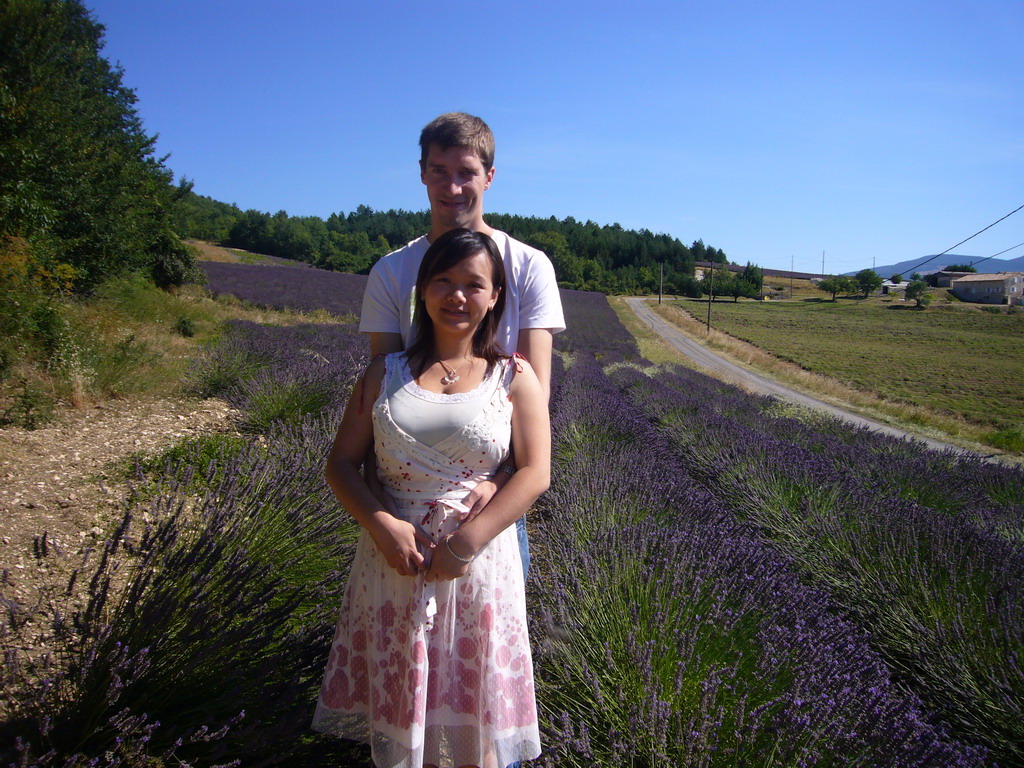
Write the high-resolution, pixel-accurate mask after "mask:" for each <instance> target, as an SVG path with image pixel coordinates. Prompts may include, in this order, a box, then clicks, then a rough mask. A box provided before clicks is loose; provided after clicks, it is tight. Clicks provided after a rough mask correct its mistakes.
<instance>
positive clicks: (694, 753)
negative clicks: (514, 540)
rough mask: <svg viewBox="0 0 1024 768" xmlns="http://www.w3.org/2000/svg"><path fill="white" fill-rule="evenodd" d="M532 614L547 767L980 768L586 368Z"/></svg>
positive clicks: (560, 464)
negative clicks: (872, 767)
mask: <svg viewBox="0 0 1024 768" xmlns="http://www.w3.org/2000/svg"><path fill="white" fill-rule="evenodd" d="M556 391H557V392H558V395H557V402H556V406H555V414H556V415H555V419H554V431H555V435H556V456H557V459H556V462H555V482H554V483H553V485H552V490H551V491H549V492H548V494H546V495H545V497H544V499H543V506H542V509H541V510H540V511H541V512H542V516H541V523H540V526H541V532H542V534H543V535H542V536H540V537H535V538H534V540H535V541H537V540H539V541H540V542H542V543H543V546H542V548H541V547H538V549H539V551H538V553H537V559H536V562H537V567H538V571H540V572H541V574H540V577H539V578H538V579H537V580H535V581H533V584H535V585H536V584H543V589H541V590H531V599H532V600H533V601H535V603H536V607H535V609H534V614H535V615H537V614H538V613H539V615H540V618H539V619H536V620H535V624H536V625H538V626H537V632H536V634H535V645H536V646H537V648H538V652H537V659H538V664H539V666H540V672H539V674H538V676H539V679H540V680H541V683H542V688H541V706H542V709H543V711H544V713H545V722H544V725H545V730H546V732H547V734H548V735H549V739H548V743H549V745H550V746H551V747H552V748H551V749H549V751H548V752H547V753H546V754H545V756H544V758H543V762H542V764H545V765H560V766H561V765H595V764H599V765H637V766H641V765H643V766H647V765H652V766H653V765H723V766H726V765H727V766H735V765H751V766H754V765H756V766H761V765H830V764H835V765H850V764H853V765H857V764H861V765H980V764H982V762H983V754H984V753H983V750H980V749H978V748H973V747H967V746H964V745H960V744H956V743H954V742H950V741H949V740H947V739H946V738H945V737H944V736H943V734H942V732H941V731H940V730H937V729H936V728H935V727H934V726H932V725H930V724H929V723H928V722H926V720H925V719H924V717H923V715H922V714H921V711H920V707H919V703H918V702H917V701H916V700H915V699H914V698H913V697H912V696H908V695H906V694H905V693H903V692H901V691H900V690H899V689H898V688H897V687H896V686H895V685H893V684H892V682H891V680H890V678H889V674H888V671H887V669H886V668H885V666H884V664H883V663H882V662H881V661H880V659H879V658H878V656H877V655H876V654H875V653H874V652H873V651H872V650H871V649H870V647H869V645H868V643H867V638H866V637H865V635H864V633H863V632H862V631H861V630H859V629H858V628H857V627H856V626H855V625H854V624H853V623H851V622H850V621H847V620H843V619H840V618H838V617H836V615H835V613H834V609H833V607H832V606H831V605H830V603H829V600H828V598H827V597H826V596H825V595H824V594H823V593H821V592H817V591H815V590H812V589H809V588H807V587H804V586H803V585H801V584H800V582H799V580H798V578H797V577H796V575H795V573H794V572H793V571H792V569H791V568H790V567H789V565H788V562H787V561H786V560H785V559H784V558H781V557H780V556H779V555H777V554H775V553H774V550H773V549H772V548H771V547H769V546H766V545H765V544H763V543H762V542H760V541H759V540H758V539H757V538H756V537H755V536H753V535H751V533H750V532H744V529H743V527H742V525H740V524H738V523H737V522H736V521H735V519H734V518H733V516H732V515H731V514H730V513H729V511H728V510H727V509H725V507H724V506H723V505H722V504H721V502H719V501H717V500H716V499H715V498H714V497H713V496H712V495H711V494H709V493H708V492H707V491H706V490H704V489H702V488H701V487H700V485H699V484H698V483H694V482H693V480H692V478H691V477H689V476H688V472H687V470H686V469H685V467H684V466H683V465H681V464H680V463H679V462H678V460H677V459H676V458H675V457H674V456H673V454H672V451H671V450H669V449H668V448H667V446H666V445H665V443H664V441H659V440H658V434H657V432H656V431H655V429H654V428H653V427H652V426H651V425H650V424H649V423H648V422H647V421H646V419H644V418H643V417H642V416H641V415H640V414H639V413H638V412H637V411H636V409H635V408H634V407H633V406H631V404H630V403H629V402H628V401H626V400H625V399H624V398H623V397H622V395H621V394H620V393H619V392H618V391H616V390H615V389H614V388H613V387H612V386H611V385H610V383H609V382H608V381H607V380H606V379H605V378H604V376H603V374H602V372H601V370H600V369H599V368H598V367H597V366H596V365H593V363H592V362H590V361H587V360H585V359H581V360H580V361H579V362H577V364H576V365H575V366H573V367H572V368H571V369H570V370H569V371H568V372H567V373H566V374H565V376H564V377H563V380H562V381H560V382H558V384H557V387H556Z"/></svg>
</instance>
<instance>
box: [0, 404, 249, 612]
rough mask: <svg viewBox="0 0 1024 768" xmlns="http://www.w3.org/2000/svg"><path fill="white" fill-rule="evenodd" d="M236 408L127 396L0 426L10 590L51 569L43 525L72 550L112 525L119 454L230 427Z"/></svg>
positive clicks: (1, 548)
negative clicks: (39, 423) (40, 548)
mask: <svg viewBox="0 0 1024 768" xmlns="http://www.w3.org/2000/svg"><path fill="white" fill-rule="evenodd" d="M232 414H233V411H232V409H231V408H230V407H229V406H228V405H227V404H226V403H224V402H223V401H221V400H204V401H195V400H191V401H190V400H158V401H137V400H125V401H115V402H109V403H104V404H102V405H100V406H96V407H93V408H89V409H87V410H83V411H67V412H65V413H64V414H63V415H62V419H61V421H60V422H59V423H58V424H55V425H52V426H49V427H45V428H43V429H37V430H34V431H26V430H23V429H16V428H8V429H3V430H0V478H2V484H0V573H2V572H3V571H5V570H6V571H8V575H7V580H8V586H9V588H11V589H12V590H13V595H11V596H13V597H15V598H16V599H25V598H28V597H30V595H31V594H32V592H33V588H34V587H33V585H34V584H35V581H36V579H38V578H40V577H41V576H42V574H43V573H44V571H45V570H46V569H43V568H39V567H38V566H37V564H36V560H35V557H34V555H33V540H34V538H35V537H36V536H38V535H41V534H42V533H43V532H44V531H45V532H46V533H47V540H48V541H49V542H52V543H53V544H54V545H55V546H56V547H57V548H58V550H59V551H62V552H63V553H64V554H67V555H75V554H76V553H78V552H80V551H82V549H83V548H84V547H85V546H86V545H87V544H92V543H93V542H94V541H95V540H97V539H99V538H102V537H103V536H105V535H106V534H107V533H108V532H109V531H108V528H109V526H110V524H111V523H112V521H113V520H114V519H115V516H116V515H117V513H118V505H119V503H120V500H121V498H122V493H123V488H122V487H121V486H120V484H119V482H118V481H116V476H117V473H116V471H115V468H116V463H117V462H119V461H123V460H125V459H127V458H128V457H129V456H131V455H132V454H133V453H135V452H138V451H143V452H146V453H152V452H155V451H158V450H160V449H163V448H166V447H168V446H170V445H172V444H174V443H175V442H177V441H179V440H181V439H183V438H185V437H189V436H193V435H198V434H201V433H204V432H211V431H224V430H229V429H231V428H232ZM112 478H115V480H114V481H113V482H112V480H111V479H112ZM70 559H71V560H75V561H77V558H74V557H72V558H70Z"/></svg>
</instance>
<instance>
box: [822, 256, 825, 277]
mask: <svg viewBox="0 0 1024 768" xmlns="http://www.w3.org/2000/svg"><path fill="white" fill-rule="evenodd" d="M821 276H822V277H824V276H825V252H824V251H822V252H821Z"/></svg>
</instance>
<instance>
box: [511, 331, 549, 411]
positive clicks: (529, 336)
mask: <svg viewBox="0 0 1024 768" xmlns="http://www.w3.org/2000/svg"><path fill="white" fill-rule="evenodd" d="M553 344H554V336H553V334H552V333H551V329H549V328H523V329H522V330H521V331H519V345H518V347H517V348H516V351H517V352H518V353H519V354H520V355H522V356H523V357H525V358H526V359H527V360H528V361H529V362H530V365H531V366H532V367H533V370H534V373H536V374H537V379H538V380H539V381H540V388H541V389H542V390H543V391H544V402H545V404H546V403H547V402H548V401H549V400H550V399H551V348H552V346H553Z"/></svg>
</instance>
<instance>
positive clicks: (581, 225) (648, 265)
mask: <svg viewBox="0 0 1024 768" xmlns="http://www.w3.org/2000/svg"><path fill="white" fill-rule="evenodd" d="M176 211H177V218H176V226H177V229H178V232H179V234H181V236H182V237H185V238H195V239H198V240H207V241H210V242H214V243H218V244H220V245H226V246H228V247H232V248H242V249H244V250H249V251H254V252H256V253H262V254H267V255H271V256H279V257H282V258H287V259H294V260H297V261H303V262H306V263H308V264H313V265H315V266H318V267H322V268H324V269H332V270H338V271H342V272H356V273H364V274H365V273H366V272H369V270H370V267H372V266H373V264H374V263H375V262H376V261H377V259H379V258H380V257H381V256H383V255H384V254H386V253H388V252H389V251H392V250H394V249H396V248H400V247H401V246H403V245H405V244H406V243H407V242H409V241H410V240H414V239H415V238H417V237H419V236H420V235H422V234H423V233H424V232H426V231H427V230H428V229H429V228H430V214H429V212H427V211H405V210H400V209H399V210H394V209H392V210H388V211H375V210H374V209H372V208H370V207H369V206H366V205H360V206H359V207H358V208H356V210H354V211H351V212H349V213H345V212H338V213H332V214H331V215H330V216H329V217H328V218H327V219H326V220H324V219H321V218H320V217H317V216H289V215H288V214H287V213H286V212H285V211H278V212H277V213H274V214H271V213H266V212H262V211H256V210H246V211H243V210H241V209H239V208H238V207H237V206H235V205H229V204H227V203H223V202H219V201H217V200H213V199H211V198H209V197H205V196H201V195H197V194H195V193H193V192H191V191H189V190H188V189H185V188H184V187H183V190H182V195H181V200H180V201H179V203H178V204H177V208H176ZM487 221H488V223H489V224H490V225H491V226H493V227H495V228H497V229H500V230H502V231H503V232H507V233H508V234H509V235H511V236H512V237H514V238H516V239H518V240H522V241H523V242H525V243H527V244H529V245H532V246H534V247H535V248H539V249H541V250H542V251H544V252H545V253H546V254H547V255H548V256H549V257H550V258H551V260H552V262H553V264H554V266H555V273H556V275H557V276H558V282H559V285H560V286H562V287H563V288H573V289H578V290H587V291H600V292H602V293H630V294H637V293H640V294H642V293H657V292H658V290H659V287H662V286H663V289H664V291H665V292H666V293H670V294H678V295H687V296H700V295H702V287H701V281H699V280H697V279H695V278H694V264H695V263H696V262H698V261H708V262H716V263H721V264H727V263H728V259H727V258H726V255H725V253H724V251H722V250H721V249H719V248H714V247H712V246H708V245H705V244H704V242H703V241H701V240H697V241H695V242H693V243H692V244H691V245H684V244H683V243H682V242H681V241H680V240H678V239H677V238H674V237H671V236H669V235H666V234H655V233H653V232H651V231H649V230H646V229H641V230H629V229H624V228H623V227H622V226H621V225H619V224H611V225H599V224H596V223H594V222H593V221H586V222H580V221H577V220H576V219H574V218H573V217H571V216H570V217H567V218H565V219H557V218H555V217H554V216H551V217H548V218H542V217H534V216H517V215H512V214H503V213H492V214H488V216H487ZM723 274H724V272H723ZM723 285H724V283H723ZM716 293H718V294H724V293H726V291H722V290H716ZM742 295H747V294H746V293H744V294H742Z"/></svg>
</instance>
